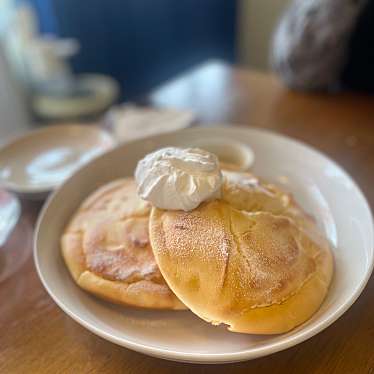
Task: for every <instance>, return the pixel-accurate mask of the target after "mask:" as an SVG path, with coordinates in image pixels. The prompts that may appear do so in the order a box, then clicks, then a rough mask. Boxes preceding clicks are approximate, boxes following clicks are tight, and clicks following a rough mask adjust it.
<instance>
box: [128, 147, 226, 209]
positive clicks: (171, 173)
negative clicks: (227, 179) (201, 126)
mask: <svg viewBox="0 0 374 374" xmlns="http://www.w3.org/2000/svg"><path fill="white" fill-rule="evenodd" d="M135 179H136V181H137V183H138V194H139V196H140V197H141V198H142V199H144V200H147V201H149V202H150V203H151V204H152V205H154V206H156V207H157V208H161V209H169V210H184V211H189V210H192V209H195V208H196V207H197V206H198V205H199V204H200V203H202V202H203V201H206V200H210V199H214V198H219V197H220V196H221V186H222V181H223V177H222V173H221V170H220V167H219V161H218V158H217V156H215V155H214V154H212V153H209V152H207V151H204V150H202V149H199V148H175V147H167V148H162V149H159V150H158V151H155V152H153V153H150V154H148V155H147V156H145V157H144V158H143V159H142V160H140V161H139V162H138V165H137V167H136V170H135Z"/></svg>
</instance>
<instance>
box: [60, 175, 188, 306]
mask: <svg viewBox="0 0 374 374" xmlns="http://www.w3.org/2000/svg"><path fill="white" fill-rule="evenodd" d="M149 213H150V205H149V204H148V203H147V202H144V201H143V200H141V199H140V198H138V196H137V194H136V184H135V181H134V180H133V179H132V178H128V179H121V180H116V181H114V182H111V183H109V184H107V185H105V186H103V187H101V188H99V189H98V190H97V191H95V192H94V193H93V194H92V195H90V196H89V197H88V198H87V199H86V200H85V201H84V202H83V203H82V205H81V206H80V207H79V209H78V211H77V212H76V213H75V215H74V216H73V218H72V219H71V221H70V223H69V224H68V226H67V227H66V229H65V232H64V234H63V236H62V238H61V248H62V254H63V257H64V259H65V263H66V265H67V267H68V268H69V270H70V273H71V275H72V277H73V278H74V280H75V281H76V283H77V284H78V285H79V286H80V287H82V288H83V289H85V290H86V291H89V292H91V293H93V294H95V295H97V296H99V297H101V298H104V299H107V300H110V301H112V302H115V303H118V304H126V305H132V306H137V307H143V308H155V309H186V307H185V306H184V305H183V304H182V303H181V302H180V301H179V300H178V299H177V297H176V296H175V295H174V294H173V292H172V291H171V290H170V289H169V287H168V286H167V284H166V283H165V280H164V278H163V277H162V275H161V273H160V271H159V268H158V266H157V264H156V262H155V258H154V255H153V252H152V248H151V245H150V241H149V235H148V223H149Z"/></svg>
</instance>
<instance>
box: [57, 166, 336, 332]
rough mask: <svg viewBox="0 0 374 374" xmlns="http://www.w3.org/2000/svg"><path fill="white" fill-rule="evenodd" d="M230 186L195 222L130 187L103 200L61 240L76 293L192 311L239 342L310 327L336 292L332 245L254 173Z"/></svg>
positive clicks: (106, 191)
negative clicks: (245, 336)
mask: <svg viewBox="0 0 374 374" xmlns="http://www.w3.org/2000/svg"><path fill="white" fill-rule="evenodd" d="M224 177H225V182H224V184H223V187H222V193H221V198H219V199H214V200H212V201H207V202H204V203H202V204H200V205H199V206H198V207H197V208H196V209H193V210H191V211H188V212H185V211H172V210H162V209H158V208H156V207H152V206H151V205H150V204H149V203H147V202H145V201H143V200H141V199H140V198H139V197H138V196H137V194H136V185H135V182H134V180H133V179H130V178H128V179H123V180H118V181H114V182H112V183H110V184H108V185H106V186H104V187H102V188H100V189H99V190H98V191H96V192H94V193H93V194H92V195H91V196H90V197H88V198H87V199H86V201H85V202H83V204H82V205H81V206H80V208H79V209H78V211H77V212H76V213H75V215H74V216H73V218H72V220H71V222H70V223H69V224H68V226H67V227H66V229H65V232H64V235H63V236H62V240H61V243H62V253H63V256H64V259H65V262H66V264H67V266H68V268H69V270H70V272H71V275H72V276H73V278H74V280H75V281H76V283H77V284H78V285H79V286H80V287H82V288H83V289H85V290H87V291H89V292H91V293H94V294H95V295H97V296H99V297H102V298H105V299H108V300H110V301H113V302H116V303H120V304H126V305H132V306H136V307H143V308H153V309H186V308H188V309H190V310H191V311H192V312H193V313H195V314H196V315H198V316H199V317H200V318H202V319H204V320H205V321H207V322H210V323H212V324H213V325H219V324H225V325H227V326H228V329H229V330H231V331H235V332H242V333H251V334H278V333H283V332H286V331H289V330H291V329H293V328H294V327H296V326H298V325H300V324H301V323H303V322H305V321H306V320H307V319H309V318H310V317H311V316H312V315H313V314H314V313H315V312H316V311H317V310H318V308H319V307H320V305H321V304H322V302H323V300H324V298H325V296H326V294H327V291H328V288H329V285H330V282H331V278H332V274H333V258H332V253H331V250H330V247H329V244H328V242H327V240H326V239H325V238H324V237H323V236H322V235H321V234H320V233H319V231H318V230H317V227H316V224H315V222H314V220H313V219H312V217H310V216H308V215H307V214H306V213H305V212H304V211H303V210H302V209H301V207H300V206H299V205H298V204H297V203H296V202H295V201H294V200H293V198H292V196H291V195H289V194H287V193H285V192H283V191H282V190H280V189H279V188H277V187H275V186H273V185H270V184H267V183H264V182H262V181H260V180H259V179H258V178H257V177H255V176H253V175H251V174H248V173H236V172H224Z"/></svg>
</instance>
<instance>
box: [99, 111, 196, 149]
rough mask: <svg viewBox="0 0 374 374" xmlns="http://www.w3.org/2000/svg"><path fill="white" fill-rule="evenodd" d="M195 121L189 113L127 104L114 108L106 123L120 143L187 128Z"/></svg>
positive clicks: (106, 118) (193, 116)
mask: <svg viewBox="0 0 374 374" xmlns="http://www.w3.org/2000/svg"><path fill="white" fill-rule="evenodd" d="M194 120H195V115H194V114H193V113H192V112H189V111H181V110H174V109H155V108H144V107H137V106H135V105H131V104H125V105H121V106H117V107H114V108H112V109H111V110H110V111H109V112H108V113H107V115H106V116H105V119H104V121H105V123H106V125H107V126H108V127H109V128H110V129H111V131H112V133H113V135H114V136H115V138H116V139H117V141H119V142H123V141H129V140H133V139H139V138H143V137H146V136H149V135H154V134H160V133H165V132H170V131H175V130H179V129H183V128H186V127H188V126H190V125H191V124H192V123H193V122H194Z"/></svg>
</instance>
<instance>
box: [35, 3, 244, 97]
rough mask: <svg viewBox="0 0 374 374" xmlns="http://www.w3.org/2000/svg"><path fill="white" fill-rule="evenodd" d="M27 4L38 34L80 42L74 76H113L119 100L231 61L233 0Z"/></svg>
mask: <svg viewBox="0 0 374 374" xmlns="http://www.w3.org/2000/svg"><path fill="white" fill-rule="evenodd" d="M30 1H31V3H32V4H33V5H34V6H35V8H36V10H37V13H38V16H39V18H40V24H41V30H42V32H49V33H54V34H56V35H58V36H61V37H74V38H77V39H78V41H79V42H80V44H81V50H80V52H79V54H78V55H77V56H76V57H74V58H73V59H72V64H73V70H74V72H76V73H83V72H91V73H102V74H108V75H111V76H113V77H114V78H116V79H117V80H118V81H119V83H120V85H121V87H122V91H123V97H122V99H133V98H134V97H137V96H139V95H142V94H144V93H145V92H147V91H149V90H150V89H151V88H153V87H154V86H156V85H159V84H160V83H162V82H163V81H165V80H167V79H169V78H171V77H172V76H174V75H176V74H178V73H180V72H181V71H183V70H185V69H186V68H188V67H190V66H193V65H195V64H197V63H199V62H201V61H204V60H206V59H209V58H220V59H224V60H226V61H229V62H233V61H234V59H235V47H234V44H235V24H236V7H237V5H236V1H231V0H230V1H227V0H204V1H201V0H178V1H175V0H157V1H150V0H148V1H147V0H108V1H103V0H90V1H89V2H85V1H77V0H30Z"/></svg>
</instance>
